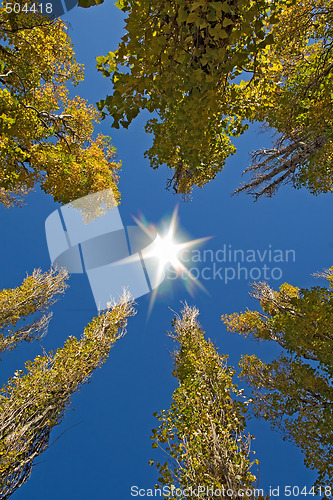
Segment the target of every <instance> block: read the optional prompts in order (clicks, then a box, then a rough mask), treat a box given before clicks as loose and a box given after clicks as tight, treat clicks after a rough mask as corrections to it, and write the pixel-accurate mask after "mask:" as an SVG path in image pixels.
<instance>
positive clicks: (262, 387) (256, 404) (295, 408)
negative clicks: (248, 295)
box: [222, 271, 333, 487]
mask: <svg viewBox="0 0 333 500" xmlns="http://www.w3.org/2000/svg"><path fill="white" fill-rule="evenodd" d="M318 276H323V277H325V278H326V279H328V281H329V282H330V285H332V284H333V277H332V271H328V272H326V273H324V274H322V275H318ZM253 288H254V291H253V292H252V296H253V297H254V298H256V299H258V300H259V301H260V305H261V307H262V310H263V312H258V311H245V312H243V313H235V314H231V315H224V316H222V319H223V321H224V323H225V324H226V325H227V328H228V330H229V331H233V332H238V333H240V334H241V335H244V336H247V335H252V336H253V337H254V338H256V339H259V340H271V341H274V342H277V343H278V344H279V345H280V346H281V347H282V349H283V351H282V353H281V355H280V356H279V357H278V358H277V359H276V360H274V361H273V362H272V363H264V362H263V361H261V360H260V359H258V358H257V357H256V356H254V355H253V356H249V355H244V356H243V357H242V360H241V363H240V365H241V368H242V372H241V376H242V377H243V378H244V379H245V380H246V381H247V382H248V383H249V384H250V385H251V386H252V387H253V389H254V391H253V409H254V414H255V415H256V416H258V417H262V418H264V419H265V420H269V421H270V422H271V424H272V427H273V428H277V429H279V430H280V431H282V433H283V436H284V438H289V439H291V440H293V441H294V442H295V444H296V445H297V446H299V447H300V448H301V450H302V451H303V453H304V454H305V464H306V466H307V467H309V468H310V469H316V470H317V472H318V479H317V481H316V483H315V484H316V485H321V486H323V485H325V484H326V485H328V486H330V487H332V485H333V459H332V457H333V438H332V425H333V384H332V382H333V378H332V377H333V330H332V324H333V291H332V290H331V289H327V288H325V287H312V288H311V289H299V288H298V287H294V286H291V285H288V284H287V283H284V284H283V285H281V287H280V289H279V291H274V290H272V289H271V288H270V287H269V286H268V285H267V283H256V284H254V285H253Z"/></svg>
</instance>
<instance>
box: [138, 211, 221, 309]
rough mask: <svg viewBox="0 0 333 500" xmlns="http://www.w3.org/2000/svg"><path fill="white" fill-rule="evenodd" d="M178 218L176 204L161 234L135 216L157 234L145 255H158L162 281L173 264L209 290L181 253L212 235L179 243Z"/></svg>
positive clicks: (175, 268)
mask: <svg viewBox="0 0 333 500" xmlns="http://www.w3.org/2000/svg"><path fill="white" fill-rule="evenodd" d="M177 219H178V207H177V206H176V207H175V209H174V211H173V214H172V216H171V220H170V223H169V226H168V228H167V231H165V232H163V233H162V234H160V233H159V232H158V231H157V229H156V227H155V226H152V225H149V226H147V225H146V224H145V223H143V222H142V221H140V220H139V219H137V218H135V217H134V220H135V221H136V223H137V224H138V226H139V227H140V228H141V229H142V230H143V231H145V233H146V234H148V235H149V236H150V237H152V235H153V234H154V233H155V234H156V233H157V236H156V237H155V240H154V243H153V244H152V245H151V247H150V251H149V252H148V253H146V254H145V257H157V260H158V269H157V280H158V281H160V280H161V278H162V276H163V274H164V273H165V270H166V268H167V266H169V265H171V266H172V267H173V269H174V270H175V271H176V272H177V274H178V276H181V275H182V276H184V275H186V276H187V277H188V279H189V280H191V281H192V282H193V283H194V284H195V285H196V286H198V287H199V288H201V289H202V290H203V291H205V292H207V290H206V289H205V287H204V286H203V285H202V283H200V281H199V280H198V279H197V278H195V277H194V276H193V275H192V274H191V272H190V271H189V270H188V269H187V267H186V266H184V264H183V262H182V260H181V255H182V252H184V251H185V250H187V249H189V248H192V247H195V246H197V245H200V244H201V243H204V242H205V241H207V240H209V239H210V238H211V236H208V237H205V238H198V239H195V240H191V241H186V242H183V243H179V242H178V241H177V237H176V234H177ZM157 292H158V288H156V289H155V290H153V292H152V295H151V300H150V305H149V313H150V312H151V310H152V307H153V305H154V302H155V300H156V296H157Z"/></svg>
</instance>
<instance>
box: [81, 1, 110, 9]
mask: <svg viewBox="0 0 333 500" xmlns="http://www.w3.org/2000/svg"><path fill="white" fill-rule="evenodd" d="M103 2H104V0H79V3H78V6H79V7H83V8H84V9H87V8H88V7H94V6H95V5H100V4H101V3H103Z"/></svg>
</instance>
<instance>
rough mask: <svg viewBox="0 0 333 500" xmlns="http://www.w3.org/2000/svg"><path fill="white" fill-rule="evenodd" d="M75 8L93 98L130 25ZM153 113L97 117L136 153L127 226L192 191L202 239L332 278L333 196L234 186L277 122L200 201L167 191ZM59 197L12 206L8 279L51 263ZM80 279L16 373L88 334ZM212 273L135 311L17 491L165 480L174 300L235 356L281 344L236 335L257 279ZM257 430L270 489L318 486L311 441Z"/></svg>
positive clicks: (126, 170)
mask: <svg viewBox="0 0 333 500" xmlns="http://www.w3.org/2000/svg"><path fill="white" fill-rule="evenodd" d="M64 19H65V20H66V21H68V22H69V23H70V25H69V29H68V34H69V36H70V37H71V38H72V40H73V43H74V50H75V52H76V54H77V60H78V61H79V62H83V63H84V64H85V67H86V70H85V75H86V77H85V82H84V83H83V84H82V85H80V86H79V87H78V88H77V89H76V90H75V92H76V93H78V94H79V95H81V96H82V97H84V98H87V99H88V100H89V101H90V102H92V103H94V102H96V101H98V100H99V99H101V98H103V97H105V95H106V93H107V92H110V91H111V86H110V83H109V81H108V80H107V79H105V78H103V77H102V76H101V75H100V74H98V73H97V70H96V69H95V57H96V56H99V55H105V54H106V53H107V52H108V51H109V50H114V49H115V48H116V47H117V43H118V40H119V38H120V37H121V36H122V34H123V14H122V13H121V12H120V11H119V10H118V9H117V8H116V7H115V6H114V5H113V4H112V2H109V1H106V3H105V4H103V5H101V6H98V7H95V8H91V9H87V10H85V9H81V8H78V7H77V8H74V9H73V10H72V11H70V12H69V13H68V14H66V15H65V16H64ZM145 120H146V114H142V115H140V116H139V117H138V118H137V119H136V120H135V121H134V122H133V123H132V125H131V126H130V127H129V129H128V130H115V129H111V127H110V125H111V122H110V120H105V121H104V122H103V123H102V124H101V126H100V127H99V128H98V131H101V132H103V133H105V134H110V135H111V137H112V139H113V143H114V145H115V146H116V147H117V152H118V159H119V160H121V161H122V163H123V168H122V172H121V178H120V191H121V193H122V202H121V206H120V213H121V216H122V219H123V222H124V224H125V225H130V224H133V219H132V215H136V216H137V215H138V214H139V212H142V213H143V214H144V215H145V217H146V218H147V219H148V220H149V221H150V222H152V223H154V224H157V225H158V224H159V223H160V222H161V221H162V220H163V219H165V218H166V217H167V216H170V215H171V213H172V211H173V210H174V207H175V205H176V204H177V203H179V218H180V227H181V229H182V230H183V231H184V232H185V233H186V234H187V235H188V236H189V237H190V238H191V239H194V238H201V237H204V236H214V238H212V239H211V240H210V241H209V242H207V243H206V244H205V247H204V248H207V249H212V250H214V251H216V250H218V249H220V248H223V246H224V245H227V246H228V245H231V246H232V248H233V249H244V250H246V249H258V250H260V251H261V252H262V251H264V250H265V249H268V248H272V249H281V250H287V249H293V250H294V251H295V255H296V259H295V262H288V263H281V264H279V265H280V267H281V270H282V278H281V279H280V280H277V281H274V280H273V281H270V283H271V284H272V286H274V287H277V286H279V285H280V284H281V283H282V282H285V281H287V282H289V283H292V284H296V285H298V286H303V287H308V286H312V285H319V284H320V282H318V280H316V279H315V278H314V277H312V276H311V274H312V273H313V272H315V271H318V270H321V269H322V268H326V267H329V266H331V265H332V249H333V236H332V233H331V231H330V226H329V225H328V222H327V221H329V220H330V216H331V211H332V207H333V200H332V197H331V195H320V196H317V197H315V196H312V195H310V194H309V193H308V192H306V191H304V190H298V191H296V190H294V189H292V188H290V187H284V188H282V189H281V190H280V191H279V192H278V194H277V195H276V196H275V197H273V198H272V199H263V200H259V201H258V202H257V203H254V202H253V201H252V199H251V198H250V197H248V196H246V195H240V196H237V197H231V196H230V193H231V192H232V191H233V190H234V189H235V188H236V187H237V186H238V185H239V183H240V181H241V172H242V170H243V169H244V168H245V167H246V166H247V164H248V160H249V153H250V152H251V151H252V150H254V149H257V148H259V147H261V146H264V145H267V144H269V142H270V140H271V138H270V136H269V135H268V134H267V133H266V134H262V133H259V132H260V131H259V129H258V128H256V127H251V128H250V130H249V131H248V132H247V133H246V135H245V136H243V137H241V138H239V139H237V141H236V145H237V147H238V152H237V154H236V155H235V156H234V157H232V158H230V159H229V160H228V161H227V165H226V167H225V169H224V171H223V172H222V173H221V174H219V175H218V176H217V178H216V179H215V180H214V181H212V182H211V183H210V184H209V185H207V186H206V187H205V188H204V189H196V190H195V191H194V193H193V200H192V201H191V202H189V203H186V202H182V201H181V200H180V199H179V198H177V197H176V196H174V195H173V193H172V192H170V191H166V190H165V183H166V180H167V178H168V171H167V169H166V168H165V169H163V168H161V169H160V170H158V171H154V170H152V169H150V168H149V165H148V161H147V160H145V159H144V156H143V155H144V151H145V150H146V149H148V147H149V145H150V144H151V137H150V136H149V135H147V134H146V133H145V132H144V130H143V126H144V124H145ZM57 207H58V205H57V204H56V203H54V201H53V199H52V198H51V197H50V196H48V195H45V194H44V193H42V192H40V191H38V190H37V191H36V192H34V193H31V194H30V195H29V197H28V199H27V205H26V206H25V207H23V208H12V209H10V210H5V209H4V208H1V209H0V210H1V219H0V220H1V234H2V241H1V246H0V252H1V258H0V277H1V287H2V288H8V287H15V286H17V285H18V284H19V283H20V282H21V281H22V279H23V278H24V276H25V275H26V273H27V272H28V273H31V272H32V270H33V269H34V268H36V267H40V268H42V269H43V270H46V269H48V268H49V266H50V261H49V256H48V250H47V245H46V240H45V232H44V222H45V219H46V218H47V216H48V215H49V214H50V213H51V212H52V211H53V210H55V209H56V208H57ZM269 245H271V247H269ZM221 265H223V264H221ZM268 265H269V264H268ZM69 284H70V288H69V290H68V291H67V292H66V294H65V295H64V296H63V297H62V299H61V300H60V301H59V302H58V303H57V304H55V306H54V307H53V312H54V316H53V319H52V322H51V325H50V329H49V332H48V335H47V336H46V337H45V338H44V339H43V340H42V341H41V342H40V343H38V342H35V343H31V344H24V345H22V346H21V347H20V348H19V349H16V350H15V351H13V352H10V353H8V354H6V355H5V356H3V361H2V381H3V382H5V381H6V380H7V378H8V377H9V376H11V375H12V374H13V372H14V371H15V370H16V369H18V368H22V367H23V365H24V362H25V361H26V360H27V359H31V358H33V357H35V356H36V355H37V354H40V353H41V352H42V347H43V348H45V349H46V350H50V349H55V348H57V347H59V346H61V345H62V344H63V343H64V341H65V339H66V338H67V337H68V335H76V336H80V335H81V333H82V331H83V328H84V326H85V325H86V324H87V323H88V322H89V320H91V318H92V317H93V316H94V315H96V308H95V304H94V301H93V297H92V295H91V292H90V290H89V285H88V282H87V278H86V277H85V276H83V275H73V276H72V277H71V278H70V281H69ZM204 284H205V287H206V289H207V291H208V294H205V293H204V292H202V291H200V290H198V291H197V292H196V294H195V297H194V298H193V297H191V296H190V295H189V294H188V292H187V291H186V289H185V287H184V284H183V283H182V282H181V280H177V281H173V282H172V286H171V285H170V286H168V287H167V289H164V291H163V294H161V295H160V296H159V297H158V299H157V301H156V304H155V307H154V309H153V311H152V314H151V316H150V318H149V320H148V322H147V311H148V307H149V296H145V297H142V298H140V299H138V300H137V311H138V313H137V315H136V317H134V318H133V319H131V320H130V322H129V325H128V332H127V335H126V336H125V337H124V338H123V339H121V340H119V341H118V342H117V344H116V346H115V348H114V349H113V350H112V352H111V354H110V357H109V359H108V361H107V362H106V363H105V365H103V367H102V368H101V369H99V370H98V371H97V372H95V373H94V374H93V377H92V380H91V382H90V383H89V384H86V385H85V386H83V387H82V388H81V390H80V391H79V393H77V394H75V395H74V396H73V398H72V403H73V404H72V407H73V408H74V410H73V409H72V408H71V409H68V411H67V413H66V416H65V418H64V421H63V423H62V424H61V425H60V426H58V427H57V428H56V429H55V430H54V431H53V433H52V436H51V442H52V441H54V440H56V441H55V442H54V444H52V445H51V446H50V448H49V449H48V450H47V451H46V452H45V453H43V454H42V455H41V456H40V457H39V458H38V459H37V460H36V465H35V466H34V470H33V473H32V476H31V478H30V479H29V481H28V483H26V484H25V485H24V486H23V487H22V488H21V489H19V490H18V491H17V492H16V493H15V494H14V495H13V498H15V499H16V500H20V499H22V500H23V499H24V500H45V499H48V500H58V499H59V498H62V499H63V500H73V499H75V500H76V499H77V500H79V499H80V500H81V499H82V500H85V499H88V498H89V499H90V498H96V499H98V500H100V499H113V498H115V499H117V500H127V499H129V498H131V496H130V487H131V485H138V486H140V487H142V488H145V489H147V488H153V487H154V484H155V483H156V479H157V473H156V471H155V469H154V468H152V467H150V466H149V465H148V460H149V459H150V458H156V459H159V458H162V459H163V457H161V456H160V455H159V452H157V451H156V450H152V449H151V441H150V434H151V429H152V428H154V427H155V426H157V422H156V421H155V419H154V417H152V413H153V412H155V411H157V410H159V409H163V408H168V407H169V404H170V398H171V395H172V392H173V390H174V388H175V387H176V383H175V380H174V379H173V377H172V375H171V371H172V361H171V359H170V355H169V353H170V351H171V350H172V349H173V346H172V341H171V340H170V339H169V338H168V337H167V335H166V332H167V330H169V329H170V322H171V320H172V318H173V313H172V311H171V310H170V308H171V309H172V310H179V309H180V308H181V301H185V300H186V301H187V302H188V303H189V304H194V305H196V306H198V308H199V309H200V312H201V314H200V321H201V323H202V325H203V328H204V330H205V331H206V332H207V336H209V337H210V338H211V339H212V340H214V342H215V343H216V345H217V346H219V350H220V352H221V353H226V354H229V355H230V363H231V364H232V365H234V366H235V365H237V363H238V360H239V358H240V356H241V354H243V353H256V354H257V355H259V356H262V358H263V359H264V360H270V359H272V358H273V357H275V356H276V355H277V354H278V352H279V349H278V347H277V346H275V345H273V344H271V343H256V342H254V341H251V340H250V339H248V340H246V339H243V338H240V337H239V336H237V335H233V334H230V333H228V332H227V331H226V329H225V327H224V325H223V324H222V323H221V321H220V316H221V314H223V313H232V312H235V311H240V310H244V309H245V308H246V307H255V306H256V303H255V301H254V300H253V299H251V298H250V297H249V295H248V292H249V290H250V288H249V284H248V280H246V279H244V278H242V279H240V280H236V279H235V280H233V281H231V282H229V283H228V284H227V285H226V284H225V283H224V282H223V281H222V280H221V279H215V280H213V279H211V280H207V281H205V283H204ZM164 288H165V287H164ZM249 431H250V432H252V433H253V434H255V437H256V439H255V441H254V442H253V445H252V447H253V449H255V450H256V458H258V459H259V460H260V462H261V463H260V486H261V487H263V488H265V489H266V488H268V487H269V486H273V485H274V486H276V485H280V487H281V488H282V489H283V488H284V486H285V485H291V486H293V485H296V486H299V487H303V486H307V487H308V488H309V487H310V486H311V484H312V483H313V480H314V478H315V475H314V474H313V472H311V471H308V470H307V469H306V468H305V467H304V465H303V457H302V454H301V452H300V450H298V449H297V448H296V447H295V446H293V445H292V444H291V443H287V442H284V441H283V440H282V438H281V436H280V435H279V434H278V433H276V432H273V431H271V430H270V427H269V425H268V424H267V423H265V422H262V421H255V420H252V421H250V423H249ZM280 496H281V497H283V495H280Z"/></svg>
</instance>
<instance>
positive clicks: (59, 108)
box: [0, 0, 120, 207]
mask: <svg viewBox="0 0 333 500" xmlns="http://www.w3.org/2000/svg"><path fill="white" fill-rule="evenodd" d="M10 5H11V4H8V6H10ZM15 5H19V6H20V12H19V13H16V12H14V11H13V10H12V9H11V8H8V9H7V3H6V2H4V4H3V7H2V8H1V9H0V16H1V17H0V172H1V173H0V202H1V203H3V204H4V205H5V207H9V206H13V205H14V204H21V203H22V202H23V199H24V196H25V194H26V193H27V192H28V191H29V190H31V189H32V188H33V187H34V186H35V185H36V184H37V183H39V184H40V185H41V188H42V189H43V190H44V191H45V192H46V193H48V194H51V195H52V196H53V198H54V199H55V201H58V202H61V203H68V202H70V201H72V200H74V199H76V198H80V197H82V196H84V195H87V194H89V193H91V192H97V191H101V190H103V189H107V188H112V190H113V192H114V194H115V197H116V199H117V200H119V198H120V195H119V191H118V189H117V181H118V176H117V172H118V170H119V168H120V164H119V163H116V162H115V160H114V157H115V148H114V147H113V146H112V145H111V142H110V139H109V138H107V137H105V136H102V135H98V136H97V137H96V138H93V137H92V133H93V127H94V123H96V122H98V120H99V113H98V111H97V109H95V108H94V107H93V106H92V105H88V104H87V102H86V101H85V100H84V99H82V98H80V97H74V98H69V90H68V86H69V85H70V84H73V85H74V86H76V85H77V84H78V83H79V82H80V81H82V80H83V67H82V65H79V64H77V63H76V61H75V57H74V52H73V47H72V44H71V41H70V39H69V37H68V35H67V33H66V30H67V27H66V25H65V23H63V22H62V21H60V20H59V19H57V20H50V18H49V17H48V16H47V15H41V14H39V13H37V12H33V11H32V7H31V10H30V12H26V11H25V10H24V9H27V5H28V4H27V3H26V2H24V0H19V1H18V2H16V4H15ZM29 8H30V7H29ZM35 8H36V5H35ZM7 10H8V12H7ZM16 10H17V7H16Z"/></svg>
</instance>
